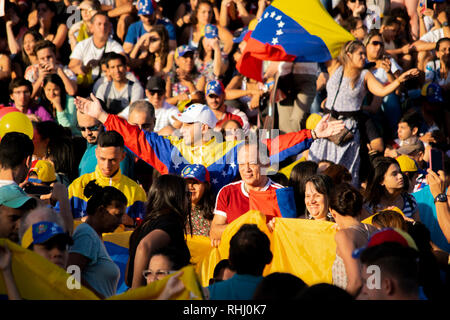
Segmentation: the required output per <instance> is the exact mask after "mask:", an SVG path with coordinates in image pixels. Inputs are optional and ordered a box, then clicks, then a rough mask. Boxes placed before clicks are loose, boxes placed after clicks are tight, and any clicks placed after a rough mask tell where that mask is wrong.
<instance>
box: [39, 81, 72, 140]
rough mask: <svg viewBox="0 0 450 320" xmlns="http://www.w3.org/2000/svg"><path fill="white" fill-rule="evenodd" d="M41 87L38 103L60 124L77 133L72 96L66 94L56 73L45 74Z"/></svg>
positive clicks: (62, 83)
mask: <svg viewBox="0 0 450 320" xmlns="http://www.w3.org/2000/svg"><path fill="white" fill-rule="evenodd" d="M43 89H44V90H42V91H41V101H40V104H41V105H42V106H43V107H44V108H45V109H46V110H47V111H48V112H49V113H50V114H51V115H53V118H55V119H56V121H57V122H58V123H59V124H60V125H62V126H63V127H67V128H70V130H71V131H72V133H74V134H78V135H79V134H80V133H79V131H78V129H77V127H76V125H77V110H76V108H75V103H74V98H73V97H72V96H69V95H68V94H67V92H66V88H65V86H64V82H63V81H62V79H61V78H60V77H59V76H58V75H57V74H56V73H51V74H48V75H46V76H45V78H44V81H43Z"/></svg>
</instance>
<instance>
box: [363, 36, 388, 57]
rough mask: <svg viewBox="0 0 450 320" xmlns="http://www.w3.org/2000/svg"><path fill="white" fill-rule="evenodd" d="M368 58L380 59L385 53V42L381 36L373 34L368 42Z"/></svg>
mask: <svg viewBox="0 0 450 320" xmlns="http://www.w3.org/2000/svg"><path fill="white" fill-rule="evenodd" d="M366 49H367V58H368V59H369V60H375V59H378V58H379V57H380V56H381V54H382V53H383V49H384V43H383V39H382V38H381V37H380V36H373V37H372V38H370V41H369V42H368V43H367V47H366Z"/></svg>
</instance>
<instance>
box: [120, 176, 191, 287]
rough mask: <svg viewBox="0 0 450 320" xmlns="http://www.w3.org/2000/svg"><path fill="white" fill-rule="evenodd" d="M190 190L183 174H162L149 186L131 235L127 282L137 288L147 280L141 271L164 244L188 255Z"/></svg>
mask: <svg viewBox="0 0 450 320" xmlns="http://www.w3.org/2000/svg"><path fill="white" fill-rule="evenodd" d="M190 205H191V200H190V192H189V190H188V188H187V185H186V182H185V180H184V179H183V178H181V177H179V176H175V175H169V174H167V175H162V176H160V177H159V178H158V179H157V180H156V181H155V182H154V183H153V185H152V186H151V188H150V190H149V194H148V203H147V210H146V215H145V218H144V220H143V221H142V223H141V225H140V226H139V227H138V228H137V229H136V230H135V231H133V233H132V234H131V237H130V246H129V248H130V249H129V252H130V257H129V259H128V264H127V271H126V280H125V282H126V284H127V285H128V286H129V287H131V288H137V287H140V286H143V285H145V284H146V281H145V278H144V276H143V275H142V272H143V271H144V270H145V269H146V268H147V266H148V263H149V260H150V256H151V255H152V253H153V252H154V251H155V250H157V249H159V248H162V247H165V246H168V245H170V246H173V247H176V248H178V249H179V250H180V252H181V253H180V254H183V255H185V256H186V257H188V258H189V257H190V252H189V248H188V247H187V245H186V241H185V234H186V233H187V226H189V227H190V230H192V227H191V214H190Z"/></svg>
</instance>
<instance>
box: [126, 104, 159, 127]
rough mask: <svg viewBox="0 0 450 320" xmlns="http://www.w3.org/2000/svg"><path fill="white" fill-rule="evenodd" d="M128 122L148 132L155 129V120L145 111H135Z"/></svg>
mask: <svg viewBox="0 0 450 320" xmlns="http://www.w3.org/2000/svg"><path fill="white" fill-rule="evenodd" d="M128 122H129V123H130V124H132V125H134V126H138V127H139V128H140V129H141V130H145V131H148V132H152V131H153V128H154V127H155V121H154V119H153V118H152V117H150V115H149V114H148V113H147V112H145V111H143V110H136V109H135V110H133V112H131V113H130V115H129V116H128Z"/></svg>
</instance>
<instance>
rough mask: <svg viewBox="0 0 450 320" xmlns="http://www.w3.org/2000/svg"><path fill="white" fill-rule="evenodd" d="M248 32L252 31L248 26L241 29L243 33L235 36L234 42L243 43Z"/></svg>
mask: <svg viewBox="0 0 450 320" xmlns="http://www.w3.org/2000/svg"><path fill="white" fill-rule="evenodd" d="M248 33H251V32H250V30H248V29H247V28H244V29H243V30H242V31H241V34H240V35H239V36H237V37H235V38H233V42H234V43H241V42H242V41H243V40H244V38H245V36H246V35H247V34H248ZM246 40H247V39H246Z"/></svg>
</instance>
